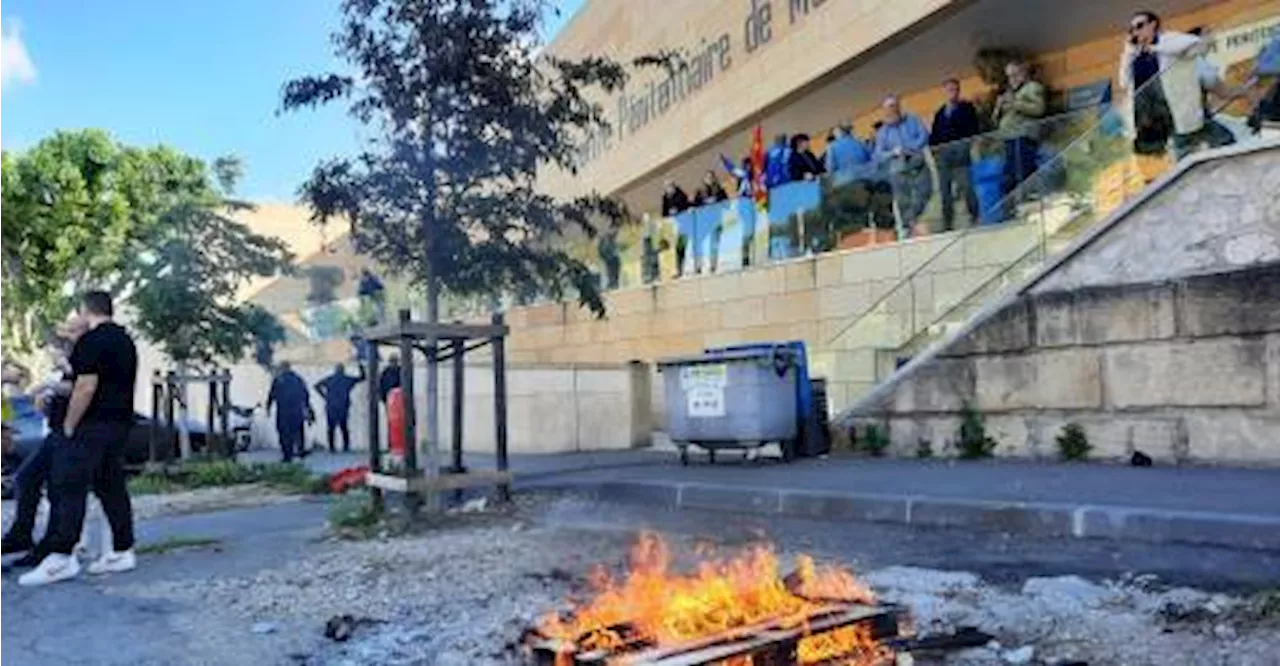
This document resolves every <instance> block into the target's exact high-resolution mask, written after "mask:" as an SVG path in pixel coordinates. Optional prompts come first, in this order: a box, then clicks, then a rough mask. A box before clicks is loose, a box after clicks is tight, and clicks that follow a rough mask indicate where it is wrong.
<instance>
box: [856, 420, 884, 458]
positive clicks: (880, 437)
mask: <svg viewBox="0 0 1280 666" xmlns="http://www.w3.org/2000/svg"><path fill="white" fill-rule="evenodd" d="M849 436H850V437H851V438H852V441H851V442H850V445H851V447H852V448H853V450H854V451H860V452H863V453H866V454H867V455H870V456H871V457H872V458H879V457H881V456H883V455H884V452H885V451H887V450H888V449H889V434H888V433H887V432H885V429H884V428H883V427H881V426H879V425H876V424H874V423H869V424H867V425H866V426H863V428H862V432H861V434H859V432H858V429H857V428H854V429H853V430H851V431H850V432H849Z"/></svg>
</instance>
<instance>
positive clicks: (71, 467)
mask: <svg viewBox="0 0 1280 666" xmlns="http://www.w3.org/2000/svg"><path fill="white" fill-rule="evenodd" d="M112 313H113V307H112V303H111V296H110V294H107V293H106V292H101V291H93V292H89V293H88V294H86V295H85V297H84V301H83V306H82V308H81V315H82V316H83V317H84V319H85V321H86V322H87V323H88V326H89V330H88V332H86V333H85V334H84V335H82V336H80V339H79V340H77V341H76V344H75V347H74V348H73V349H72V352H71V369H72V372H73V373H74V375H75V380H74V383H73V385H72V389H71V399H70V401H69V403H68V405H67V414H66V418H65V419H64V421H63V425H62V434H63V436H64V437H65V441H61V442H58V445H57V446H56V447H55V449H54V452H53V460H52V468H51V470H50V477H49V501H50V504H51V510H50V516H49V533H48V535H46V537H45V540H44V544H42V546H41V548H45V549H47V551H48V553H49V554H48V555H47V556H45V558H44V559H43V560H41V562H40V565H39V566H37V567H36V568H35V569H33V570H31V571H29V572H27V573H26V574H23V575H22V577H21V578H19V579H18V583H19V584H20V585H45V584H48V583H53V582H57V581H60V580H66V579H68V578H73V577H75V576H76V575H78V574H79V573H80V565H79V563H78V562H77V561H76V558H75V555H73V554H72V552H73V550H74V549H75V546H76V542H77V541H79V540H80V533H81V531H82V530H83V528H84V514H85V508H86V507H85V500H86V495H87V494H88V491H89V490H90V489H92V490H93V492H94V494H95V495H97V496H98V499H99V500H100V501H101V502H102V509H103V512H104V513H106V515H107V521H108V522H109V523H110V524H111V540H112V546H111V550H110V551H108V552H104V553H103V554H102V556H101V557H100V558H99V559H98V560H97V561H95V562H93V563H92V564H90V565H89V573H95V574H98V573H113V572H121V571H129V570H131V569H133V568H134V567H136V566H137V558H136V557H135V556H134V552H133V507H132V504H131V502H130V500H129V488H128V482H127V478H126V477H125V472H124V450H125V447H126V445H127V444H128V439H129V428H130V427H132V425H133V418H134V412H133V392H134V383H135V382H136V380H137V375H138V351H137V348H136V347H135V346H134V344H133V338H132V337H130V336H129V333H128V331H126V330H125V329H124V328H123V327H122V326H120V325H119V324H117V323H115V322H114V321H112V320H111V317H112Z"/></svg>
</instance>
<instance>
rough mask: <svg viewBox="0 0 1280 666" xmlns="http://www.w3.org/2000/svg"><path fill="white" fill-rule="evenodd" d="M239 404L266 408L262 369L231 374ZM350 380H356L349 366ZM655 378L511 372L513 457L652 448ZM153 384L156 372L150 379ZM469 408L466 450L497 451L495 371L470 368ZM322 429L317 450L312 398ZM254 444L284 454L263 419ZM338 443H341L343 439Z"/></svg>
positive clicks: (444, 377)
mask: <svg viewBox="0 0 1280 666" xmlns="http://www.w3.org/2000/svg"><path fill="white" fill-rule="evenodd" d="M231 370H232V377H233V378H232V388H231V397H232V402H234V403H235V404H238V405H252V404H255V403H258V402H262V403H265V402H266V399H267V393H268V389H269V388H270V385H271V378H270V376H269V375H268V374H267V372H266V371H265V370H263V369H262V368H260V367H258V366H255V365H239V366H235V367H233V368H232V369H231ZM294 370H295V371H297V372H298V374H300V375H301V376H302V378H303V379H304V380H305V381H306V382H307V384H308V386H310V385H313V384H315V382H317V381H319V380H320V379H321V378H322V377H324V376H325V375H328V374H329V373H331V372H332V371H333V366H332V365H307V364H295V365H294ZM347 372H349V373H350V372H355V369H354V368H352V367H350V366H348V368H347ZM649 375H650V370H649V368H648V366H647V365H645V364H640V363H633V364H623V365H578V366H571V365H560V366H550V365H546V366H522V365H516V366H511V367H509V368H508V371H507V420H508V425H507V431H508V437H509V438H510V439H509V440H508V446H509V450H510V452H511V453H513V454H523V453H566V452H576V451H599V450H621V449H629V448H637V447H645V446H649V445H650V443H651V442H650V434H651V432H652V428H651V425H650V421H649V416H650V413H651V410H650V406H649V405H650V402H649V401H650V386H649ZM140 376H145V377H150V370H147V371H146V374H145V375H140ZM464 383H465V387H464V390H465V392H466V401H465V403H464V408H463V418H464V420H463V435H464V440H463V442H464V447H465V448H466V450H467V451H493V450H494V442H495V432H496V430H495V425H494V418H493V414H494V397H493V369H492V367H491V366H489V365H487V364H480V363H476V364H469V365H468V366H467V371H466V376H465V381H464ZM369 385H370V383H369V382H364V383H361V384H359V385H357V386H356V388H355V390H354V391H353V392H352V396H351V400H352V407H351V417H350V428H351V436H352V445H353V446H354V447H355V448H358V449H366V442H367V440H368V407H367V406H366V405H367V400H368V397H367V396H368V390H369ZM425 387H426V371H425V369H422V368H421V367H419V368H418V372H417V374H416V377H415V380H414V389H415V392H416V393H417V394H418V400H417V403H418V406H417V414H418V426H417V432H418V437H419V440H421V439H422V438H423V437H424V435H425V425H424V420H425V414H426V406H425V405H426V397H425V390H426V389H425ZM138 393H139V398H138V399H137V400H136V404H137V405H138V409H139V411H142V412H144V413H148V414H149V413H150V410H151V400H150V393H149V384H147V385H146V386H140V387H139V392H138ZM452 399H453V378H452V366H450V365H448V364H446V365H444V366H442V367H441V370H440V400H439V403H440V419H441V428H440V438H441V441H442V442H443V444H442V447H441V449H442V450H447V448H448V447H449V445H450V444H449V443H450V442H451V438H452V424H451V419H452V411H451V410H452V403H451V401H452ZM191 402H192V404H191V413H192V418H194V419H196V420H197V421H200V422H203V421H204V414H205V406H206V405H207V404H208V389H207V388H205V387H203V386H200V387H192V389H191ZM311 404H312V408H313V409H314V410H315V412H316V417H317V422H316V424H315V425H314V426H311V427H309V428H308V430H307V439H308V440H309V441H310V442H313V443H317V444H319V443H323V442H324V441H325V430H326V427H325V417H324V404H323V402H322V401H321V400H320V397H319V396H318V395H315V394H314V393H313V395H312V396H311ZM378 418H379V432H381V433H382V437H383V442H384V443H383V446H384V447H385V446H386V444H385V442H386V433H387V430H386V427H387V426H386V415H385V411H384V410H379V417H378ZM255 437H256V438H257V439H259V440H260V441H261V442H262V443H263V445H265V446H268V447H275V446H277V445H278V444H277V440H276V435H275V426H274V420H273V419H272V418H270V417H267V416H266V415H265V414H264V413H261V412H260V417H259V419H258V423H257V424H256V427H255ZM339 441H341V436H340V435H339Z"/></svg>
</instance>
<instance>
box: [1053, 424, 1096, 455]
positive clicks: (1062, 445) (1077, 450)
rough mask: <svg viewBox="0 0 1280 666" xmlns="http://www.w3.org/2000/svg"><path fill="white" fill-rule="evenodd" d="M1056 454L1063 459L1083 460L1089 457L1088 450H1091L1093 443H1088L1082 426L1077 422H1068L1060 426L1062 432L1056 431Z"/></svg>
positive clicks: (1087, 437)
mask: <svg viewBox="0 0 1280 666" xmlns="http://www.w3.org/2000/svg"><path fill="white" fill-rule="evenodd" d="M1056 439H1057V441H1058V456H1059V457H1061V458H1062V459H1063V460H1068V461H1070V460H1085V459H1087V458H1088V457H1089V451H1091V450H1093V445H1091V444H1090V443H1089V436H1088V435H1086V434H1085V432H1084V428H1083V427H1081V426H1080V424H1079V423H1068V424H1066V425H1065V426H1063V427H1062V432H1060V433H1058V436H1057V438H1056Z"/></svg>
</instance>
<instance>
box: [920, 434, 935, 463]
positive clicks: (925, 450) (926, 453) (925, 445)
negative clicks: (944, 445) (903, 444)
mask: <svg viewBox="0 0 1280 666" xmlns="http://www.w3.org/2000/svg"><path fill="white" fill-rule="evenodd" d="M916 457H917V458H932V457H933V442H931V441H929V440H927V439H925V438H923V437H921V438H920V440H919V441H917V442H916Z"/></svg>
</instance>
